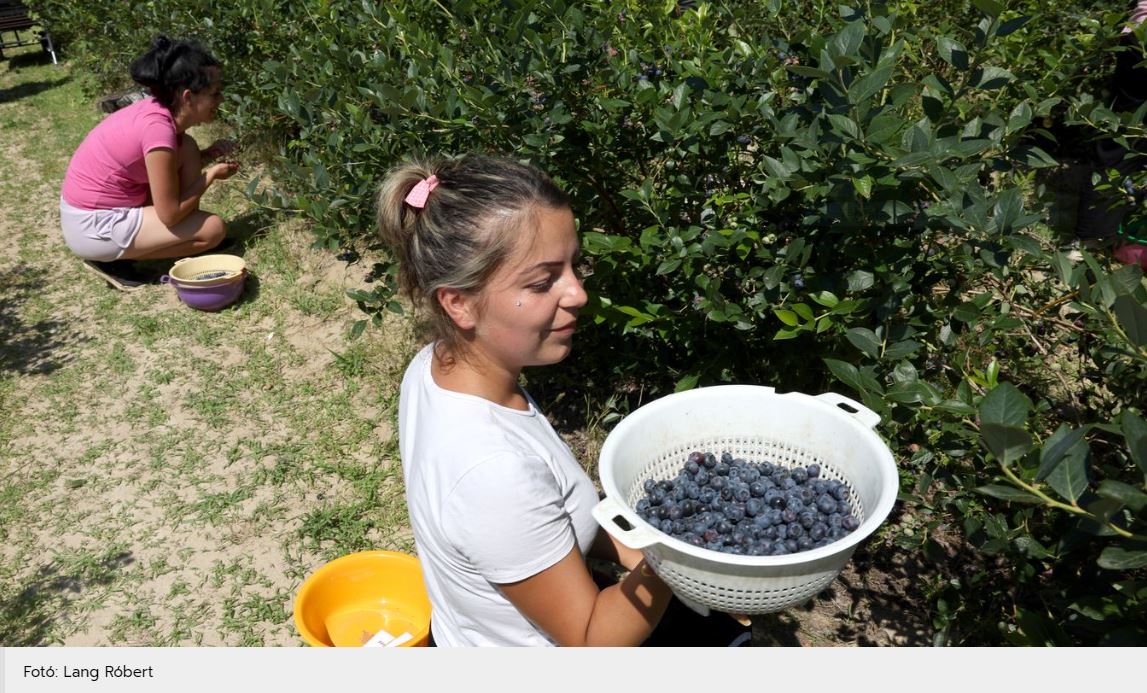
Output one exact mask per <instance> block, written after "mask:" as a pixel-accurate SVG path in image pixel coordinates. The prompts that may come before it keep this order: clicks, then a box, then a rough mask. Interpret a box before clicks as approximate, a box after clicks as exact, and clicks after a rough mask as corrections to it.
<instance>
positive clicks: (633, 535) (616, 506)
mask: <svg viewBox="0 0 1147 693" xmlns="http://www.w3.org/2000/svg"><path fill="white" fill-rule="evenodd" d="M591 512H592V513H593V519H595V520H597V523H598V524H599V525H601V526H602V528H603V529H605V531H607V532H609V533H610V535H611V536H613V538H614V539H617V540H618V541H620V542H621V543H622V544H625V545H626V546H628V547H629V548H631V549H644V548H645V547H646V546H649V545H651V544H656V543H657V542H658V541H659V540H658V538H657V533H656V532H654V531H653V529H652V528H650V527H647V526H645V524H644V523H643V522H642V521H641V520H639V519H638V518H637V515H635V514H634V513H633V511H632V510H630V509H629V508H628V507H626V506H625V504H624V503H619V502H617V501H616V500H614V499H612V498H610V497H609V496H606V497H605V498H603V499H601V502H599V503H598V504H597V505H595V506H593V510H592V511H591ZM619 515H620V516H621V517H622V518H624V519H625V521H626V522H628V523H629V526H630V529H625V528H623V527H622V526H621V525H619V524H617V522H616V520H615V519H614V518H616V517H617V516H619Z"/></svg>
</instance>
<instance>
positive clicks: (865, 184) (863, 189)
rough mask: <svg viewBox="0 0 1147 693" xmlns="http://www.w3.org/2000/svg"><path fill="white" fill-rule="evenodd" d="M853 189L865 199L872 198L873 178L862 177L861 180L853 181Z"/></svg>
mask: <svg viewBox="0 0 1147 693" xmlns="http://www.w3.org/2000/svg"><path fill="white" fill-rule="evenodd" d="M852 187H853V188H855V189H856V193H857V194H858V195H860V196H861V197H863V198H864V199H866V200H867V199H869V198H870V197H872V176H861V177H860V178H853V179H852Z"/></svg>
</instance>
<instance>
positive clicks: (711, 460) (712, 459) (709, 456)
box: [705, 452, 717, 469]
mask: <svg viewBox="0 0 1147 693" xmlns="http://www.w3.org/2000/svg"><path fill="white" fill-rule="evenodd" d="M716 466H717V456H716V455H714V454H713V453H711V452H707V453H705V468H706V469H712V468H713V467H716Z"/></svg>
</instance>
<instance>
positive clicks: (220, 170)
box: [207, 161, 239, 181]
mask: <svg viewBox="0 0 1147 693" xmlns="http://www.w3.org/2000/svg"><path fill="white" fill-rule="evenodd" d="M238 170H239V164H238V163H237V162H234V161H225V162H223V163H219V164H214V165H213V166H211V167H210V168H208V169H207V180H208V181H213V180H226V179H228V178H230V177H231V176H233V175H235V172H236V171H238Z"/></svg>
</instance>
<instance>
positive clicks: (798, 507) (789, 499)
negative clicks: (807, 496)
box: [785, 493, 804, 513]
mask: <svg viewBox="0 0 1147 693" xmlns="http://www.w3.org/2000/svg"><path fill="white" fill-rule="evenodd" d="M785 504H786V505H785V507H786V508H788V509H789V510H792V511H793V512H795V513H799V512H800V511H802V510H804V501H802V500H801V497H800V494H797V493H794V494H791V495H790V494H787V493H786V494H785Z"/></svg>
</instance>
